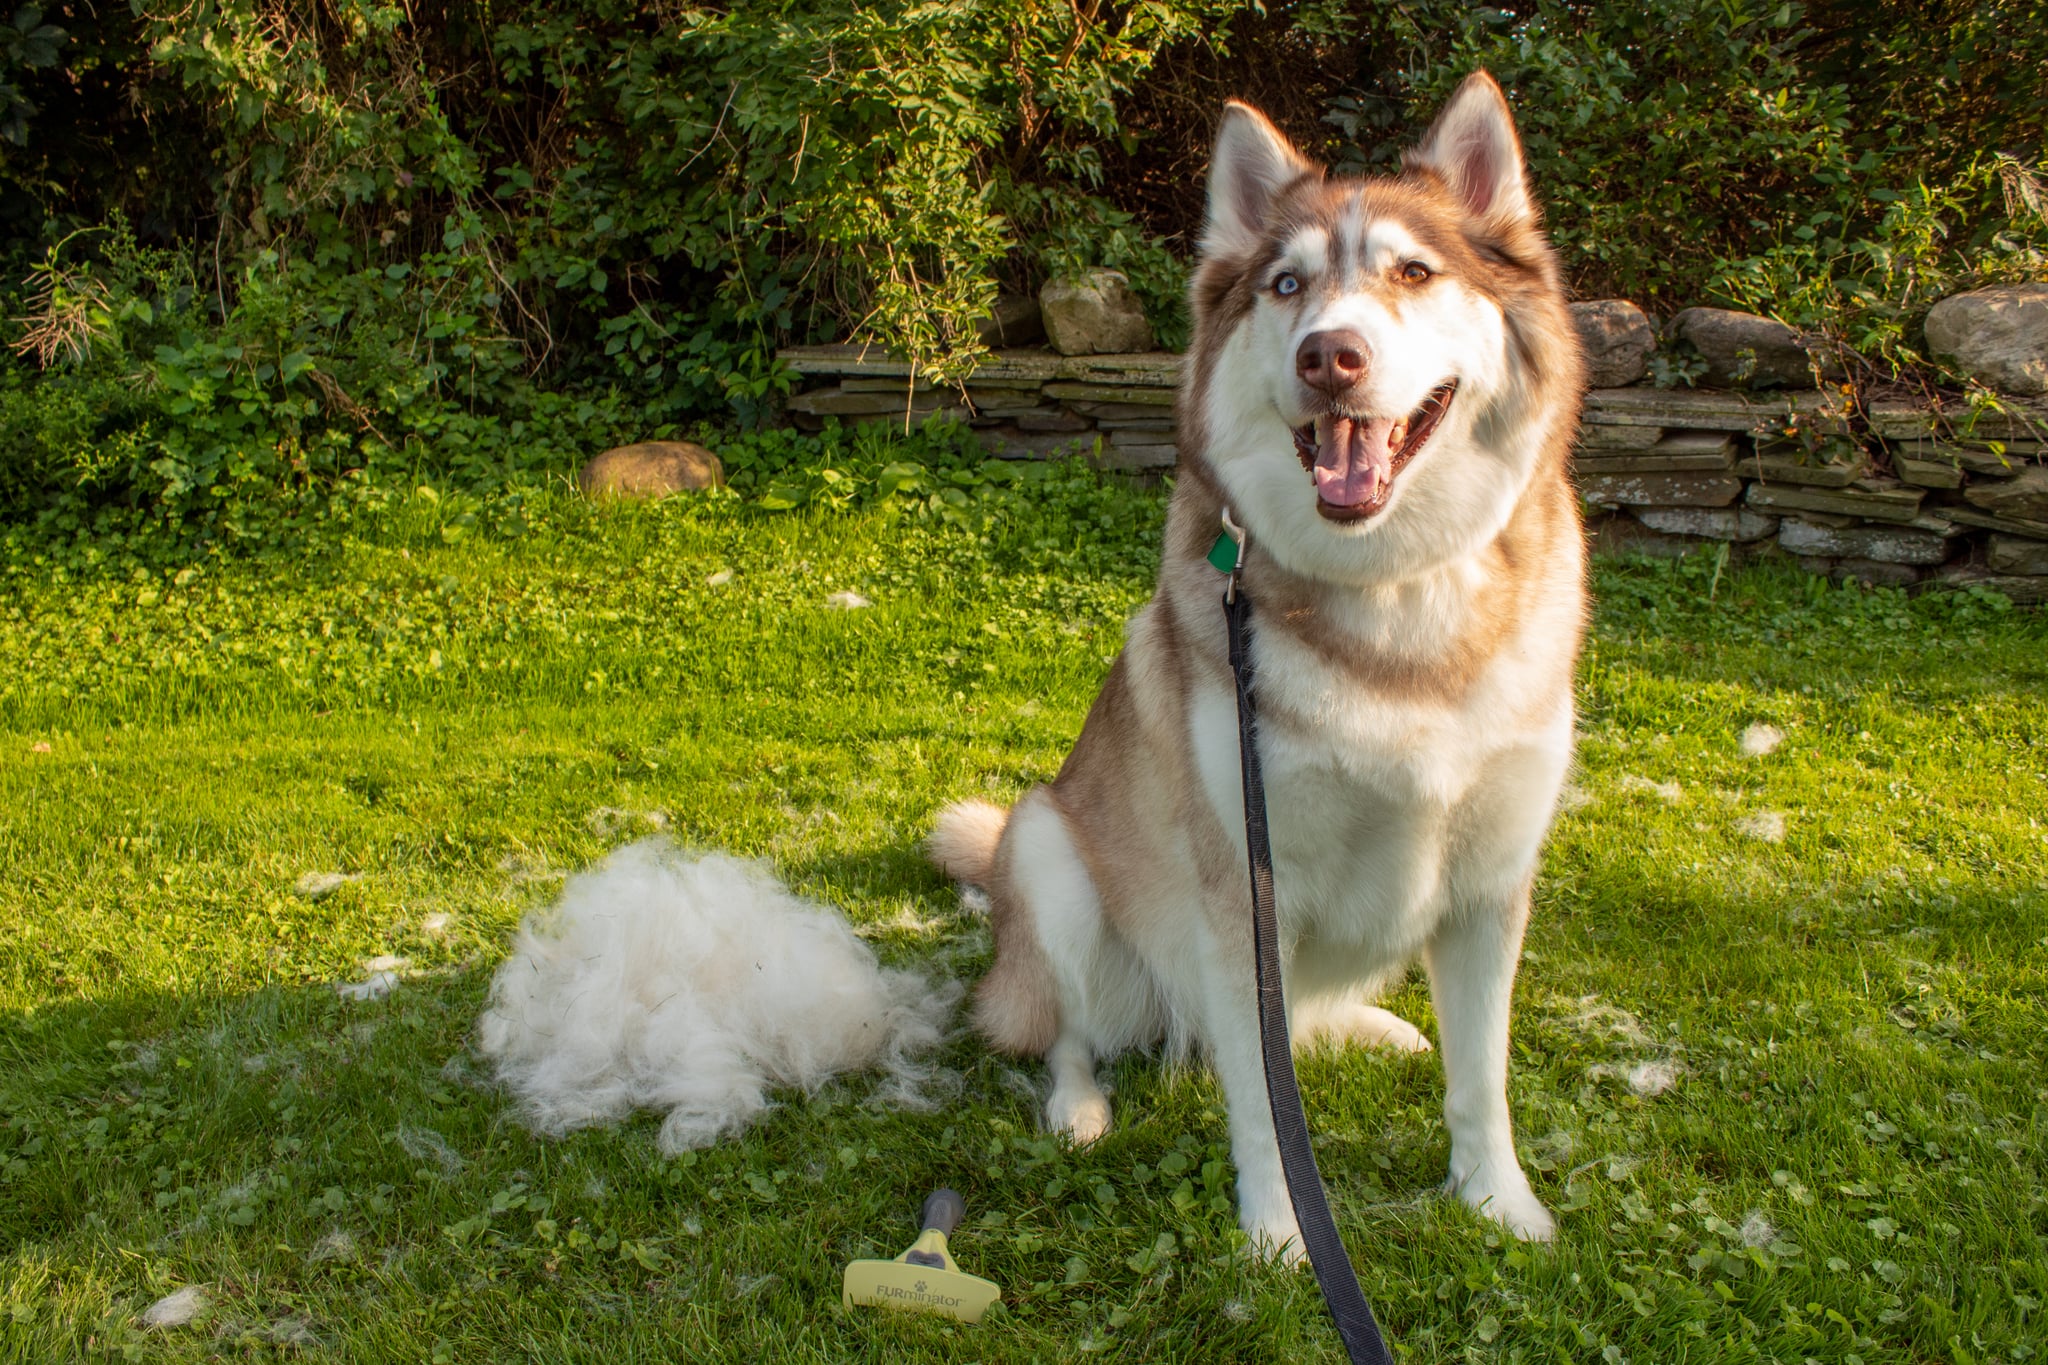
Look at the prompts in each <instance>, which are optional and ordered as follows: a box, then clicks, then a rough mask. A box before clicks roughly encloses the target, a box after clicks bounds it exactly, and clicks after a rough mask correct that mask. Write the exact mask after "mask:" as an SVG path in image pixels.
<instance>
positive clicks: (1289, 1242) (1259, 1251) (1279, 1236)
mask: <svg viewBox="0 0 2048 1365" xmlns="http://www.w3.org/2000/svg"><path fill="white" fill-rule="evenodd" d="M1238 1222H1239V1223H1240V1224H1241V1225H1242V1226H1243V1228H1244V1234H1245V1236H1246V1237H1249V1238H1250V1239H1251V1246H1252V1255H1254V1256H1256V1257H1258V1258H1259V1259H1260V1260H1262V1261H1274V1262H1278V1263H1279V1264H1281V1265H1289V1266H1295V1265H1304V1264H1306V1263H1307V1261H1308V1248H1307V1247H1304V1246H1303V1245H1302V1244H1301V1225H1300V1224H1298V1223H1296V1222H1295V1221H1294V1212H1293V1210H1291V1209H1290V1210H1288V1211H1287V1212H1285V1213H1282V1214H1279V1215H1277V1216H1273V1217H1266V1218H1255V1217H1253V1216H1251V1215H1250V1214H1240V1215H1239V1217H1238Z"/></svg>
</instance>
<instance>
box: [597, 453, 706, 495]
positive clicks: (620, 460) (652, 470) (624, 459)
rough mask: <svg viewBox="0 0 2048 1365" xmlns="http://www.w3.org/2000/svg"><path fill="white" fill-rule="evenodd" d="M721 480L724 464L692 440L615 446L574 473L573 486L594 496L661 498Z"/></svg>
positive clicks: (704, 486)
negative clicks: (574, 482) (574, 481)
mask: <svg viewBox="0 0 2048 1365" xmlns="http://www.w3.org/2000/svg"><path fill="white" fill-rule="evenodd" d="M724 482H725V466H723V465H721V464H720V463H719V462H718V457H717V456H716V455H713V454H712V453H711V452H710V451H708V450H706V449H705V448H704V447H703V446H700V445H698V444H696V443H695V442H694V441H641V442H639V443H638V444H635V445H629V446H615V447H613V448H612V449H610V450H607V451H606V452H605V453H604V454H602V455H599V456H597V457H596V458H595V459H593V460H591V461H590V462H589V463H588V464H586V465H584V466H583V468H582V469H580V470H578V471H577V473H576V486H577V487H579V488H581V489H582V490H583V492H584V495H585V496H586V497H593V498H597V497H608V498H663V497H667V496H668V495H669V494H671V493H681V492H683V491H685V490H687V489H692V488H716V487H718V486H719V485H721V484H723V483H724Z"/></svg>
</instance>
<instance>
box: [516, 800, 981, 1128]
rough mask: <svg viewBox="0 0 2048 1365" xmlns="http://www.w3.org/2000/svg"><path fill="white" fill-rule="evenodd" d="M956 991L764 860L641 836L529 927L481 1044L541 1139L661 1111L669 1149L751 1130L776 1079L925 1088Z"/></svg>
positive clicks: (813, 1085)
mask: <svg viewBox="0 0 2048 1365" xmlns="http://www.w3.org/2000/svg"><path fill="white" fill-rule="evenodd" d="M960 990H961V988H960V985H959V983H957V982H953V981H946V982H941V983H938V984H934V983H933V982H931V981H929V980H927V979H926V978H925V977H923V976H921V975H919V974H918V973H916V972H907V971H892V970H888V969H885V968H883V967H882V966H881V965H880V963H879V962H877V961H876V958H875V955H874V952H873V951H872V950H871V949H869V948H868V946H867V945H866V944H864V943H862V942H861V941H860V939H858V938H857V937H855V935H854V932H853V929H852V926H851V925H849V924H848V923H847V922H846V920H845V919H844V918H843V917H842V916H840V915H839V914H838V913H837V912H836V911H833V910H830V909H827V908H825V907H823V906H819V905H816V904H813V903H811V902H809V901H805V900H803V899H801V898H799V897H797V896H795V895H793V894H792V893H791V892H790V891H789V890H788V888H786V887H784V886H783V885H782V884H781V883H780V882H779V881H777V880H776V879H775V876H774V874H773V873H772V872H771V871H770V870H769V869H768V868H767V867H766V866H765V865H764V864H761V863H752V862H745V861H742V860H740V859H737V858H731V857H727V856H724V855H721V854H712V855H708V856H704V857H690V856H686V855H684V854H682V853H680V852H679V851H677V850H676V849H675V848H674V847H673V846H672V845H670V844H669V843H668V842H667V841H666V840H664V839H647V840H643V841H641V842H639V843H636V844H629V845H627V846H626V847H624V848H622V849H619V850H618V851H616V852H614V853H613V854H612V855H611V856H610V857H608V858H607V859H605V861H604V862H602V863H600V864H599V865H598V866H597V867H595V868H593V869H591V870H590V871H587V872H583V873H580V874H578V875H576V876H574V877H571V878H570V879H569V881H568V883H567V884H566V885H565V886H564V887H563V889H562V896H561V899H560V900H559V901H557V902H556V903H555V904H554V905H553V906H551V907H549V909H548V910H546V911H544V912H542V913H541V914H540V915H538V916H534V917H529V918H528V920H527V922H526V923H525V924H523V925H522V926H521V927H520V930H519V934H518V938H517V940H516V941H515V943H514V945H513V951H512V955H511V957H510V958H509V959H508V960H507V961H506V963H505V965H504V966H503V967H501V968H500V969H499V971H498V975H497V979H496V980H495V982H493V984H492V988H491V1004H490V1007H489V1009H488V1010H487V1011H486V1012H485V1013H484V1016H483V1019H482V1021H481V1023H480V1024H479V1027H478V1034H479V1041H480V1044H481V1048H482V1051H483V1053H484V1055H485V1056H487V1057H489V1058H490V1059H491V1061H492V1062H493V1063H494V1064H495V1066H496V1069H497V1074H498V1079H499V1080H500V1081H502V1082H503V1083H504V1084H505V1085H506V1086H507V1087H508V1088H509V1089H510V1090H511V1091H512V1093H513V1094H514V1095H515V1096H516V1097H517V1098H518V1101H519V1106H520V1109H521V1111H522V1113H523V1115H524V1117H525V1118H526V1120H527V1121H528V1122H529V1123H530V1124H531V1125H532V1126H533V1127H534V1128H535V1129H537V1130H538V1131H540V1132H543V1133H548V1134H551V1135H556V1136H559V1135H561V1134H564V1133H568V1132H570V1131H572V1130H574V1129H577V1128H583V1127H587V1126H589V1125H591V1124H597V1123H605V1122H609V1121H612V1120H615V1119H620V1118H623V1117H625V1116H626V1115H627V1114H629V1113H631V1112H632V1111H633V1110H636V1109H659V1110H665V1111H666V1112H667V1115H668V1117H667V1119H666V1120H665V1121H664V1122H663V1123H662V1126H661V1134H660V1139H659V1141H660V1144H661V1148H662V1150H663V1151H665V1152H669V1153H675V1152H680V1151H684V1150H687V1149H689V1148H694V1147H702V1146H705V1145H707V1144H709V1143H711V1142H713V1141H716V1140H717V1139H718V1138H720V1137H722V1136H725V1135H728V1134H736V1133H739V1132H741V1131H743V1130H744V1129H745V1128H746V1127H747V1125H748V1124H750V1123H751V1122H753V1120H754V1119H755V1118H756V1117H757V1116H759V1114H760V1113H761V1112H762V1111H763V1110H764V1109H766V1108H768V1107H769V1099H768V1092H769V1091H771V1090H773V1089H776V1088H778V1087H795V1088H799V1089H802V1090H805V1091H809V1092H816V1091H817V1090H818V1089H819V1088H820V1087H822V1086H823V1085H824V1084H825V1083H826V1082H827V1081H829V1080H831V1079H832V1078H833V1077H835V1076H838V1075H841V1074H842V1073H846V1072H854V1071H865V1070H869V1069H876V1070H880V1071H881V1072H883V1073H884V1074H885V1076H886V1077H887V1083H886V1085H885V1087H884V1088H885V1091H886V1092H887V1093H888V1094H889V1095H892V1096H895V1097H897V1098H898V1100H899V1102H900V1101H901V1100H902V1099H903V1098H906V1097H912V1096H916V1095H918V1094H920V1093H921V1088H922V1086H923V1085H924V1084H925V1083H926V1082H927V1081H928V1080H929V1079H930V1077H931V1072H930V1068H929V1067H927V1066H926V1065H924V1064H922V1063H920V1062H919V1061H918V1060H917V1058H918V1057H919V1056H920V1055H921V1054H923V1053H925V1052H927V1051H928V1050H930V1049H931V1048H932V1047H934V1046H935V1045H936V1044H937V1043H938V1042H939V1041H940V1040H941V1039H942V1038H943V1036H944V1034H945V1028H946V1021H947V1020H948V1018H949V1017H950V1016H951V1015H952V1012H953V1006H954V1005H955V1003H957V1002H958V1000H959V998H960Z"/></svg>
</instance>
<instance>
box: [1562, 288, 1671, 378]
mask: <svg viewBox="0 0 2048 1365" xmlns="http://www.w3.org/2000/svg"><path fill="white" fill-rule="evenodd" d="M1572 322H1573V323H1574V324H1575V325H1576V326H1577V327H1578V329H1579V345H1580V346H1581V347H1582V348H1583V349H1584V350H1585V353H1586V384H1587V386H1588V387H1590V388H1595V389H1618V388H1620V387H1621V386H1622V385H1624V384H1633V383H1635V382H1636V381H1637V380H1638V379H1641V378H1642V377H1643V375H1644V374H1646V373H1647V372H1648V371H1649V367H1650V352H1652V351H1654V350H1656V349H1657V329H1656V328H1654V327H1652V326H1651V325H1650V320H1649V319H1648V318H1647V317H1644V316H1643V310H1642V309H1640V308H1638V307H1636V306H1635V305H1634V304H1632V303H1630V302H1629V301H1628V300H1627V299H1592V300H1589V301H1588V302H1585V303H1575V304H1573V305H1572Z"/></svg>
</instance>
